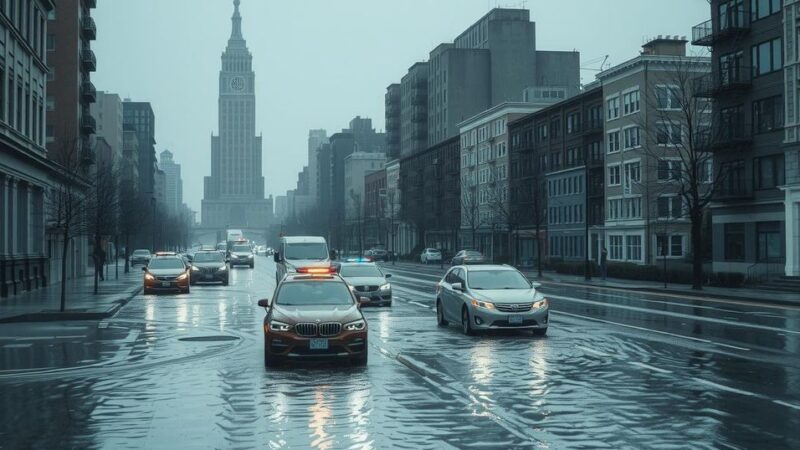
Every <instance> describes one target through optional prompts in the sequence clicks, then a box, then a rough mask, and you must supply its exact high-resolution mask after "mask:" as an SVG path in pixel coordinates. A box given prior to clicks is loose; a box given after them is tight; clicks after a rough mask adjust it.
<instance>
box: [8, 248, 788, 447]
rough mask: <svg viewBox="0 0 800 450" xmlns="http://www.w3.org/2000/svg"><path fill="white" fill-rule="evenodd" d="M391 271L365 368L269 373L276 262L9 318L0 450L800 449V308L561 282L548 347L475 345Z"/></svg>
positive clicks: (408, 271) (510, 337)
mask: <svg viewBox="0 0 800 450" xmlns="http://www.w3.org/2000/svg"><path fill="white" fill-rule="evenodd" d="M387 271H388V272H390V273H392V274H393V275H394V277H393V278H392V280H393V285H394V289H393V290H394V293H395V302H394V305H393V306H392V307H391V308H368V309H365V314H366V316H367V319H368V321H369V327H370V352H371V354H370V361H369V365H368V366H367V367H366V368H357V367H349V366H347V365H340V364H315V365H306V364H301V365H293V366H287V367H282V368H278V369H269V370H267V369H265V368H264V365H263V334H262V332H261V323H262V322H261V321H262V319H263V316H264V311H263V309H261V308H259V307H258V306H257V305H256V302H257V300H258V299H259V298H263V297H268V296H271V294H272V290H273V289H274V285H275V279H274V273H275V270H274V265H273V263H272V262H271V261H269V260H268V259H266V258H263V257H259V258H258V259H257V262H256V268H255V270H252V271H251V270H249V269H247V268H236V269H234V270H233V276H232V279H231V281H232V282H231V285H230V286H229V287H222V286H197V287H194V288H193V289H192V293H191V294H189V295H176V296H172V295H160V296H138V297H136V298H135V299H133V300H132V301H131V302H130V303H129V304H128V305H127V306H125V307H124V308H123V309H122V310H121V311H120V313H119V314H117V315H116V316H115V317H114V318H113V319H110V320H107V321H103V322H100V323H99V324H98V323H96V322H69V323H52V324H37V326H36V327H35V328H31V327H30V324H27V326H26V325H19V324H17V325H2V326H0V361H2V370H0V399H2V400H0V401H1V402H2V404H3V405H2V406H3V407H2V412H0V423H2V424H3V425H2V428H0V448H30V447H38V448H53V447H80V448H93V447H105V448H123V447H133V448H142V447H147V448H159V447H160V448H178V447H188V446H202V447H216V448H228V447H253V446H256V447H270V448H304V447H312V448H320V449H333V448H345V447H348V448H349V447H357V448H386V447H389V446H395V447H401V448H402V447H405V448H415V449H416V448H468V447H489V448H529V447H540V446H541V447H549V448H624V447H628V448H645V447H657V446H659V447H666V446H672V447H680V448H685V447H696V448H719V447H734V448H741V447H758V448H800V435H798V433H797V430H798V429H800V358H797V355H798V354H800V310H799V309H797V308H791V307H773V306H762V305H755V304H743V303H735V302H716V301H699V300H697V301H690V300H686V299H681V298H678V297H671V296H667V295H663V294H641V293H637V294H632V293H628V292H620V291H615V290H611V289H601V288H585V287H575V286H568V285H560V284H556V283H546V284H545V285H544V287H543V292H544V293H545V294H546V295H547V296H548V297H549V298H550V300H551V307H552V310H553V312H552V324H551V327H550V330H549V333H548V336H547V337H546V338H538V337H532V336H530V334H521V333H500V334H496V333H493V334H489V335H484V336H478V337H467V336H463V335H462V334H460V332H459V329H458V327H455V326H451V327H450V328H448V329H441V328H439V327H437V325H436V320H435V315H434V311H433V304H434V298H433V297H432V295H433V284H434V283H435V282H436V280H437V279H438V277H439V276H440V274H441V273H442V272H441V270H440V269H439V268H438V267H430V268H429V267H424V266H420V265H416V264H398V265H397V266H394V267H392V266H387ZM53 336H57V337H56V338H55V339H52V338H53Z"/></svg>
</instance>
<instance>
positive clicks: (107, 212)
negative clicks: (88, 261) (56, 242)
mask: <svg viewBox="0 0 800 450" xmlns="http://www.w3.org/2000/svg"><path fill="white" fill-rule="evenodd" d="M92 181H93V184H92V186H91V189H90V190H89V196H88V198H89V202H88V205H87V209H88V212H89V217H88V219H89V231H90V234H91V236H92V241H93V246H94V254H93V257H94V263H95V271H94V293H95V294H97V284H98V274H99V273H100V271H102V270H103V267H102V265H103V262H104V261H103V259H102V258H100V255H101V253H106V255H107V252H105V251H103V250H102V248H103V246H104V245H103V244H104V242H107V241H108V240H109V239H110V238H111V237H112V236H113V235H115V234H116V232H117V222H118V218H119V214H118V210H119V195H118V188H119V171H118V170H117V167H116V165H115V164H114V161H113V159H112V158H111V157H110V155H105V156H101V157H99V158H98V160H97V163H96V164H95V165H94V170H93V174H92Z"/></svg>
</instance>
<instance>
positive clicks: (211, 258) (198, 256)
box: [193, 252, 225, 263]
mask: <svg viewBox="0 0 800 450" xmlns="http://www.w3.org/2000/svg"><path fill="white" fill-rule="evenodd" d="M224 260H225V258H223V257H222V253H219V252H207V253H195V254H194V258H193V261H194V262H196V263H202V262H223V261H224Z"/></svg>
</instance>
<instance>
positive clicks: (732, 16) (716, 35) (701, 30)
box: [692, 9, 750, 46]
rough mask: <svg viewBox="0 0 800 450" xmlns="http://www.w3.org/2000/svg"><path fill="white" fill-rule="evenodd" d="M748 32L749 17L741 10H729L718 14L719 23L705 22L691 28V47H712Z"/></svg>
mask: <svg viewBox="0 0 800 450" xmlns="http://www.w3.org/2000/svg"><path fill="white" fill-rule="evenodd" d="M748 32H750V17H749V16H748V15H747V14H745V11H744V10H743V9H740V10H729V11H727V12H726V13H724V14H720V16H719V22H718V23H717V24H716V29H715V28H714V23H713V21H711V20H707V21H705V22H703V23H701V24H699V25H695V26H693V27H692V45H702V46H712V45H714V44H715V43H717V42H719V41H721V40H724V39H729V38H735V37H739V36H742V35H744V34H746V33H748Z"/></svg>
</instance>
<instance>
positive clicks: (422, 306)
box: [408, 302, 431, 309]
mask: <svg viewBox="0 0 800 450" xmlns="http://www.w3.org/2000/svg"><path fill="white" fill-rule="evenodd" d="M408 303H411V304H412V305H417V306H419V307H421V308H426V309H430V308H431V307H430V306H428V305H423V304H422V303H419V302H408Z"/></svg>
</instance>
